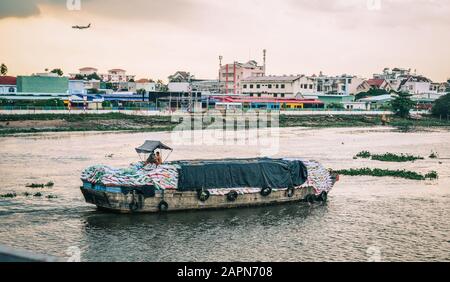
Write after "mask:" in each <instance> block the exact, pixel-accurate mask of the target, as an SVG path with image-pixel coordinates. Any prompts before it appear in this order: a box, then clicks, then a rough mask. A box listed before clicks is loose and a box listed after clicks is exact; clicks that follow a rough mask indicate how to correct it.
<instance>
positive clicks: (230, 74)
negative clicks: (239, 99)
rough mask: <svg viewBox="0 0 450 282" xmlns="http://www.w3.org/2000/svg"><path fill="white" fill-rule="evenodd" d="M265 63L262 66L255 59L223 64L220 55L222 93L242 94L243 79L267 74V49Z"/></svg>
mask: <svg viewBox="0 0 450 282" xmlns="http://www.w3.org/2000/svg"><path fill="white" fill-rule="evenodd" d="M263 60H264V64H263V65H262V66H260V65H258V63H257V62H256V61H254V60H251V61H248V62H247V63H239V62H234V63H232V64H226V65H222V57H220V67H219V85H220V93H223V94H241V91H242V89H243V88H242V85H241V84H242V83H241V82H242V80H243V79H246V78H249V77H258V76H265V74H266V51H265V50H264V59H263Z"/></svg>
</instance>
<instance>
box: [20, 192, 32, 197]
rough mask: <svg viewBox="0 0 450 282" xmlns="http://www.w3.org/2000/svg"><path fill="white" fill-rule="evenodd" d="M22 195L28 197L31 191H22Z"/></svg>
mask: <svg viewBox="0 0 450 282" xmlns="http://www.w3.org/2000/svg"><path fill="white" fill-rule="evenodd" d="M22 195H24V196H25V197H29V196H31V195H32V194H31V193H28V192H25V193H23V194H22Z"/></svg>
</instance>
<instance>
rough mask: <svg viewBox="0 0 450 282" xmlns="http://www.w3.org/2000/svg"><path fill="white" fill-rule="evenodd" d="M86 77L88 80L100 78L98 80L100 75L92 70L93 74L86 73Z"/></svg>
mask: <svg viewBox="0 0 450 282" xmlns="http://www.w3.org/2000/svg"><path fill="white" fill-rule="evenodd" d="M87 79H89V80H100V81H101V80H102V79H101V78H100V76H98V74H97V73H96V72H94V73H93V74H90V75H88V76H87Z"/></svg>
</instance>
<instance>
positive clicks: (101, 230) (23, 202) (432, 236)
mask: <svg viewBox="0 0 450 282" xmlns="http://www.w3.org/2000/svg"><path fill="white" fill-rule="evenodd" d="M172 137H173V136H172V135H171V133H167V132H166V133H132V134H131V133H56V134H55V133H52V134H39V135H23V136H19V137H4V138H0V178H1V180H2V185H1V186H0V194H6V193H11V192H15V193H16V194H17V197H16V198H13V199H9V198H0V244H3V245H8V246H12V247H18V248H22V249H27V250H31V251H34V252H37V253H42V254H48V255H54V256H59V257H63V258H67V257H69V256H71V255H73V254H74V253H78V251H79V253H80V255H81V260H82V261H368V260H375V261H450V212H449V209H450V132H448V131H439V130H432V131H431V130H430V131H427V132H412V133H401V132H397V131H395V130H394V129H386V128H366V129H364V128H345V129H299V128H296V129H290V128H285V129H281V130H280V131H279V132H278V133H277V138H278V139H277V140H278V141H277V145H278V148H277V149H278V150H277V151H276V152H275V156H277V157H285V156H290V157H302V158H305V159H315V160H318V161H320V162H322V163H323V164H324V165H325V166H327V167H330V168H333V169H343V168H360V167H373V168H375V167H379V168H390V169H408V170H413V171H417V172H420V173H427V172H429V171H433V170H434V171H437V172H438V173H439V179H438V180H434V181H431V180H427V181H414V180H404V179H394V178H373V177H347V176H342V177H341V181H340V182H338V184H337V185H336V186H335V188H334V190H333V191H332V192H331V194H330V195H329V202H328V203H327V204H325V205H320V204H315V205H313V206H309V205H307V204H289V205H284V206H275V207H260V208H248V209H239V210H226V211H201V212H185V213H174V214H148V215H117V214H108V213H104V212H100V211H97V210H96V208H95V207H94V206H91V205H88V204H86V203H85V202H84V199H83V197H82V194H81V192H80V190H79V186H80V185H81V182H80V179H79V178H80V173H81V171H82V170H83V169H84V168H85V167H87V166H90V165H93V164H105V165H110V166H116V167H123V166H127V165H128V164H129V163H131V162H135V161H138V160H139V157H138V156H137V154H136V153H135V152H134V148H135V147H137V146H139V145H141V144H142V143H143V141H144V140H146V139H151V140H161V141H163V142H167V143H168V144H169V145H173V147H174V149H175V151H174V152H173V153H172V154H171V155H170V160H179V159H191V158H205V159H209V158H225V157H231V158H233V157H242V158H245V157H257V156H260V154H261V151H262V150H261V148H260V147H258V146H255V145H230V144H228V145H227V146H221V145H218V144H216V145H211V144H209V145H208V144H203V145H192V144H184V145H183V144H177V143H182V142H174V140H175V139H173V138H172ZM223 138H224V140H225V139H227V138H228V137H223ZM233 138H235V139H236V138H241V137H233ZM233 138H232V139H233ZM245 138H247V139H248V138H249V137H248V136H247V137H245ZM232 139H227V140H228V141H230V140H232ZM363 150H368V151H370V152H373V153H385V152H393V153H410V154H415V155H421V156H424V157H426V159H425V160H421V161H416V162H409V163H401V164H398V163H384V162H377V161H371V160H354V159H353V156H354V155H356V154H357V153H358V152H360V151H363ZM432 151H435V152H437V153H438V154H439V156H440V159H430V158H428V156H429V155H430V153H431V152H432ZM111 154H113V155H111ZM48 181H53V182H54V183H55V186H54V187H53V188H45V189H31V188H26V187H25V185H26V184H29V183H46V182H48ZM25 192H29V193H36V192H41V193H42V194H43V197H33V196H28V197H27V196H24V195H23V193H25ZM47 195H55V196H57V198H56V199H48V198H46V196H47Z"/></svg>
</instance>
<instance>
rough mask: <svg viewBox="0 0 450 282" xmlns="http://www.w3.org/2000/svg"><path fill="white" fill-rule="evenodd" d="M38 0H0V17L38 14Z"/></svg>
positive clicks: (24, 16) (22, 16)
mask: <svg viewBox="0 0 450 282" xmlns="http://www.w3.org/2000/svg"><path fill="white" fill-rule="evenodd" d="M37 2H38V1H33V0H2V1H0V19H3V18H8V17H16V18H26V17H30V16H36V15H39V14H40V10H39V7H38V5H37Z"/></svg>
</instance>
